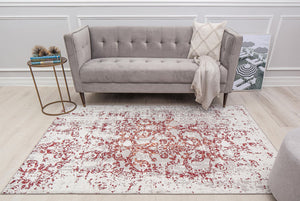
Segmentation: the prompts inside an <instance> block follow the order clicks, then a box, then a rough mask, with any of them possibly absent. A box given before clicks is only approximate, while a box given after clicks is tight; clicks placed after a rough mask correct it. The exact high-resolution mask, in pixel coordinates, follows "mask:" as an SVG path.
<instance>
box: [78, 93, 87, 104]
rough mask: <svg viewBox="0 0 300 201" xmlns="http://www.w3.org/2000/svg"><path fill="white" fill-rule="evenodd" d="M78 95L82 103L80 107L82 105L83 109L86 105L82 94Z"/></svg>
mask: <svg viewBox="0 0 300 201" xmlns="http://www.w3.org/2000/svg"><path fill="white" fill-rule="evenodd" d="M79 94H80V98H81V101H82V105H83V107H85V106H86V105H85V97H84V93H82V92H80V93H79Z"/></svg>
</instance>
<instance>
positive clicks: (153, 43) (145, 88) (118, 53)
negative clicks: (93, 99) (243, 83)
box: [64, 26, 242, 107]
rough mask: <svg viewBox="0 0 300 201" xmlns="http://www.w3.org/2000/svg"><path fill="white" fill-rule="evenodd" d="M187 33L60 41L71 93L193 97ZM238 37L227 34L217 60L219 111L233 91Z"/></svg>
mask: <svg viewBox="0 0 300 201" xmlns="http://www.w3.org/2000/svg"><path fill="white" fill-rule="evenodd" d="M192 34H193V29H192V27H88V26H85V27H83V28H81V29H79V30H77V31H75V32H73V33H70V34H66V35H65V36H64V40H65V45H66V49H67V54H68V58H69V64H70V68H71V72H72V77H73V81H74V86H75V90H76V92H79V93H80V97H81V100H82V103H83V105H84V106H85V105H86V104H85V97H84V92H98V93H194V91H193V90H192V89H191V83H192V81H193V77H194V73H195V71H196V69H197V67H198V66H197V64H195V63H193V60H192V59H187V55H188V52H189V49H190V41H191V37H192ZM241 45H242V36H240V35H239V34H237V33H236V32H234V31H232V30H230V29H227V28H226V30H225V32H224V35H223V39H222V45H221V53H220V54H221V55H220V63H221V65H220V72H221V82H220V87H221V92H222V93H224V99H223V106H224V107H225V105H226V100H227V95H228V93H230V92H231V91H232V85H233V80H234V76H235V71H236V67H237V63H238V59H239V54H240V49H241Z"/></svg>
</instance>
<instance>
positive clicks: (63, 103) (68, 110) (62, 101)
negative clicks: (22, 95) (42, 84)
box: [27, 57, 77, 116]
mask: <svg viewBox="0 0 300 201" xmlns="http://www.w3.org/2000/svg"><path fill="white" fill-rule="evenodd" d="M66 62H67V59H66V58H65V57H61V62H60V63H53V64H39V65H32V64H31V61H28V62H27V65H28V66H29V69H30V72H31V76H32V79H33V83H34V86H35V90H36V93H37V96H38V98H39V102H40V105H41V108H42V112H43V113H44V114H46V115H51V116H56V115H62V114H67V113H69V112H72V111H73V110H75V109H76V107H77V105H76V103H74V102H73V101H71V97H70V92H69V88H68V83H67V79H66V74H65V70H64V65H63V64H64V63H66ZM58 65H60V66H61V68H62V72H63V76H64V80H65V85H66V86H65V87H66V90H67V94H68V98H69V99H68V100H63V97H62V93H61V89H60V86H59V82H58V79H57V74H56V70H55V67H56V66H58ZM35 67H39V68H46V67H52V68H53V72H54V76H55V79H56V84H57V89H58V93H59V96H60V100H58V101H54V102H50V103H48V104H46V105H43V103H42V100H41V97H40V93H39V90H38V87H37V84H36V81H35V78H34V74H33V71H32V68H35ZM56 103H61V104H62V112H60V113H48V112H45V108H46V107H48V106H49V105H52V104H56ZM65 103H71V104H72V105H73V106H72V107H69V108H67V109H66V107H65Z"/></svg>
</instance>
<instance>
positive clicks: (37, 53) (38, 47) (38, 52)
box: [32, 45, 45, 57]
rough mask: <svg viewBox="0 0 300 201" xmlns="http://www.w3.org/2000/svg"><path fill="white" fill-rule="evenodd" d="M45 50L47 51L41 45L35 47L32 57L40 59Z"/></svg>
mask: <svg viewBox="0 0 300 201" xmlns="http://www.w3.org/2000/svg"><path fill="white" fill-rule="evenodd" d="M43 49H45V48H44V47H43V46H40V45H36V46H34V48H33V49H32V55H33V56H34V57H38V56H39V55H40V53H41V51H42V50H43Z"/></svg>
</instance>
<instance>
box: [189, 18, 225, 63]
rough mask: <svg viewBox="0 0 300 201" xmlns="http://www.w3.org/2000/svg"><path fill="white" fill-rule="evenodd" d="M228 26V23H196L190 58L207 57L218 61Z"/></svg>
mask: <svg viewBox="0 0 300 201" xmlns="http://www.w3.org/2000/svg"><path fill="white" fill-rule="evenodd" d="M226 24H227V22H222V23H198V22H196V21H195V22H194V27H193V36H192V39H191V47H190V51H189V55H188V58H194V57H197V56H202V55H207V56H211V57H212V58H213V59H215V60H217V61H218V60H219V59H220V49H221V41H222V37H223V33H224V29H225V26H226Z"/></svg>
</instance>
